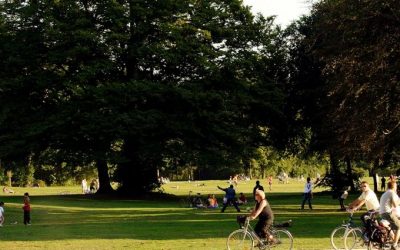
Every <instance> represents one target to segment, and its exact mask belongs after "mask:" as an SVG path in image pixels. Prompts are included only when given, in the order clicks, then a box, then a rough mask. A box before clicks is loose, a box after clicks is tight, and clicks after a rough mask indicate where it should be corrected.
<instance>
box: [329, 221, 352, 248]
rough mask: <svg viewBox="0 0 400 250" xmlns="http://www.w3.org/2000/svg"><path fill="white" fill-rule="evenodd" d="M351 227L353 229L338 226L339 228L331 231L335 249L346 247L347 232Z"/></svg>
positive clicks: (332, 243)
mask: <svg viewBox="0 0 400 250" xmlns="http://www.w3.org/2000/svg"><path fill="white" fill-rule="evenodd" d="M350 229H351V228H350V227H346V226H338V227H337V228H335V229H333V231H332V233H331V245H332V247H333V249H335V250H340V249H345V246H344V237H345V236H346V234H347V232H348V231H349V230H350Z"/></svg>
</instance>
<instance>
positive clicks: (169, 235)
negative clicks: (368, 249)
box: [0, 193, 347, 241]
mask: <svg viewBox="0 0 400 250" xmlns="http://www.w3.org/2000/svg"><path fill="white" fill-rule="evenodd" d="M14 198H15V197H13V199H11V198H10V199H8V201H6V204H7V202H8V203H10V205H9V207H7V206H6V220H7V222H8V223H6V225H5V227H3V228H1V234H0V239H1V240H4V241H52V240H69V239H71V240H72V239H138V240H174V239H208V238H225V237H227V236H228V235H229V233H230V232H231V231H233V230H235V229H237V228H238V225H237V223H236V216H237V215H238V213H236V211H235V210H234V208H232V207H228V208H227V210H226V212H225V213H221V212H220V210H208V209H204V210H203V209H189V208H180V207H179V204H178V203H177V202H175V201H170V200H168V201H162V200H161V201H144V200H141V201H138V200H115V199H103V200H99V199H92V198H86V197H85V196H82V195H72V196H35V197H33V198H32V208H33V210H32V222H33V225H32V226H29V227H26V226H24V225H23V224H22V223H21V220H22V209H21V206H22V203H21V201H20V199H18V200H16V199H14ZM318 199H319V201H318V200H317V199H315V200H314V207H315V208H316V209H315V210H312V211H308V210H305V211H300V210H299V209H298V208H299V203H300V202H301V196H300V195H298V194H287V193H282V194H279V193H275V194H274V195H270V197H269V202H270V204H271V206H272V209H273V210H274V213H275V220H277V221H284V220H288V219H291V220H293V226H292V227H290V228H289V230H290V231H291V232H292V234H293V236H294V237H295V239H296V238H298V239H301V238H327V237H329V235H330V233H331V231H332V230H333V228H334V227H335V226H337V225H338V224H340V223H341V221H342V220H343V219H346V217H347V215H346V214H345V213H343V212H338V211H337V210H335V208H336V204H335V203H334V202H333V201H332V199H331V198H329V197H325V196H321V197H318ZM332 203H334V204H332ZM240 214H245V213H243V212H242V213H240ZM14 220H15V221H18V222H19V223H18V224H10V223H13V222H14Z"/></svg>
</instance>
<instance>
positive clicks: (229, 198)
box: [217, 184, 240, 213]
mask: <svg viewBox="0 0 400 250" xmlns="http://www.w3.org/2000/svg"><path fill="white" fill-rule="evenodd" d="M217 187H218V188H219V189H221V190H222V191H224V192H225V198H226V202H225V203H224V205H223V207H222V209H221V213H223V212H224V211H225V209H226V207H227V206H228V205H229V204H232V205H233V206H234V207H235V208H236V211H238V212H240V209H239V207H238V205H237V203H236V198H235V196H236V192H235V189H234V188H233V185H232V184H231V185H230V186H229V187H228V188H221V187H220V186H217Z"/></svg>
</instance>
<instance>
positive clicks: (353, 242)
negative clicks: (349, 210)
mask: <svg viewBox="0 0 400 250" xmlns="http://www.w3.org/2000/svg"><path fill="white" fill-rule="evenodd" d="M367 245H368V243H365V242H364V239H363V231H362V230H361V228H358V227H356V228H352V229H350V230H349V231H348V232H347V234H346V235H345V236H344V246H345V248H346V250H351V249H367Z"/></svg>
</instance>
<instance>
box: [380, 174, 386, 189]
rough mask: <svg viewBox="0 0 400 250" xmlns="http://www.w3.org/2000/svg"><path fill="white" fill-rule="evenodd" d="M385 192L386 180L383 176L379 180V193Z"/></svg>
mask: <svg viewBox="0 0 400 250" xmlns="http://www.w3.org/2000/svg"><path fill="white" fill-rule="evenodd" d="M385 190H386V179H385V176H382V178H381V191H385Z"/></svg>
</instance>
